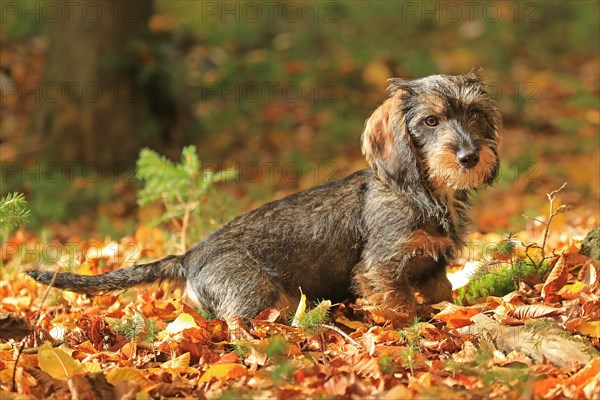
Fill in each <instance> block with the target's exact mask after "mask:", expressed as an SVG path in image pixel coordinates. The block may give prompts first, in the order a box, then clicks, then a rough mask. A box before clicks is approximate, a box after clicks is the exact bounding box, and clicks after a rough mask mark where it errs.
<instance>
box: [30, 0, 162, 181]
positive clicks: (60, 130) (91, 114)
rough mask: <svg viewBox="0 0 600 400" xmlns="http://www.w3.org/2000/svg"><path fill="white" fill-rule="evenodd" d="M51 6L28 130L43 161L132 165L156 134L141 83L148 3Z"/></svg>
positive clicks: (90, 1) (86, 1)
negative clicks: (53, 16) (55, 11)
mask: <svg viewBox="0 0 600 400" xmlns="http://www.w3.org/2000/svg"><path fill="white" fill-rule="evenodd" d="M57 4H58V6H59V7H60V9H61V11H62V16H61V18H60V19H59V20H58V21H56V22H53V23H50V21H47V25H49V35H50V43H49V49H48V56H47V59H46V65H45V70H44V75H43V78H42V82H41V84H40V87H39V99H36V100H37V101H36V106H35V108H34V110H33V113H32V118H31V122H30V126H29V129H28V133H29V135H31V137H32V139H34V140H35V139H38V140H40V141H41V143H42V145H43V146H44V147H43V148H44V155H45V156H47V161H55V162H60V163H67V162H69V163H71V162H78V163H79V162H82V163H87V164H90V163H94V164H96V166H99V167H103V168H114V167H119V168H120V169H121V170H122V169H123V168H126V167H130V166H131V165H133V164H134V163H135V160H136V158H137V152H138V150H139V148H140V147H141V146H143V145H147V144H149V143H151V142H152V141H153V140H155V139H157V138H158V136H159V132H158V131H159V129H158V126H156V125H155V124H153V119H152V118H150V117H151V116H150V113H149V108H148V102H147V100H146V99H145V96H143V95H142V90H141V86H140V85H139V76H140V75H139V73H140V65H141V64H142V61H143V56H142V55H143V54H144V52H143V51H144V47H143V46H144V41H143V40H142V39H143V34H144V33H145V32H147V29H148V20H149V17H150V15H151V12H152V1H150V0H126V1H112V0H83V1H79V2H76V3H73V2H69V1H68V0H66V1H62V2H59V3H57ZM74 4H75V5H74Z"/></svg>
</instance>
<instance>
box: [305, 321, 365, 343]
mask: <svg viewBox="0 0 600 400" xmlns="http://www.w3.org/2000/svg"><path fill="white" fill-rule="evenodd" d="M314 326H316V327H318V328H327V329H331V330H332V331H335V332H337V333H339V334H340V335H342V336H343V337H344V338H345V339H346V340H348V341H349V342H350V343H352V344H353V345H355V346H356V347H358V348H359V349H362V348H363V346H362V345H361V344H360V343H358V342H357V341H356V340H354V339H352V338H351V337H350V335H348V334H347V333H346V332H344V331H343V330H341V329H340V328H338V327H337V326H335V325H330V324H316V325H314Z"/></svg>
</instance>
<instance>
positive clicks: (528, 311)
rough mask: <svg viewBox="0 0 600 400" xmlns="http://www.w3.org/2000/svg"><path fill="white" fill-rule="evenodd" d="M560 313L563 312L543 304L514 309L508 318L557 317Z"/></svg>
mask: <svg viewBox="0 0 600 400" xmlns="http://www.w3.org/2000/svg"><path fill="white" fill-rule="evenodd" d="M562 311H564V310H563V309H561V308H556V307H552V306H548V305H546V304H543V303H536V304H524V305H520V306H517V307H515V309H514V310H513V311H512V312H510V313H509V316H511V317H515V318H519V319H534V318H541V317H548V316H552V315H558V314H559V313H560V312H562Z"/></svg>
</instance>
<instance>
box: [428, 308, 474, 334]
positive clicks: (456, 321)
mask: <svg viewBox="0 0 600 400" xmlns="http://www.w3.org/2000/svg"><path fill="white" fill-rule="evenodd" d="M479 313H480V310H479V309H477V308H474V307H460V306H457V305H454V304H451V303H448V305H447V306H446V307H445V308H444V309H443V310H442V311H440V312H439V313H437V314H436V315H434V316H433V318H434V319H437V320H438V321H442V322H445V323H446V325H447V326H448V328H451V329H452V328H460V327H462V326H467V325H471V324H473V322H472V321H471V317H472V316H474V315H477V314H479Z"/></svg>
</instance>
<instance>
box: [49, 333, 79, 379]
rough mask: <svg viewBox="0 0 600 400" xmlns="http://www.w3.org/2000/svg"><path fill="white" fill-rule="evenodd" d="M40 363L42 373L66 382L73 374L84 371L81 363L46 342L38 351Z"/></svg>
mask: <svg viewBox="0 0 600 400" xmlns="http://www.w3.org/2000/svg"><path fill="white" fill-rule="evenodd" d="M38 363H39V366H40V368H41V369H42V371H44V372H45V373H47V374H48V375H50V376H51V377H53V378H55V379H61V380H63V381H66V380H67V379H69V378H70V377H71V376H72V375H73V373H76V372H80V371H82V370H83V367H82V366H81V363H80V362H79V361H77V360H75V359H74V358H73V357H71V356H70V355H68V354H67V353H65V352H64V351H63V350H61V349H55V348H53V347H52V345H51V344H50V342H46V343H44V344H43V345H42V347H40V350H39V351H38Z"/></svg>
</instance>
